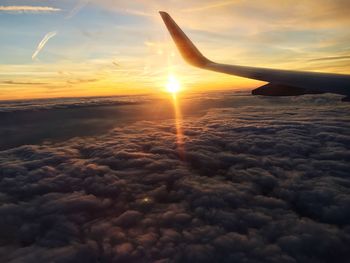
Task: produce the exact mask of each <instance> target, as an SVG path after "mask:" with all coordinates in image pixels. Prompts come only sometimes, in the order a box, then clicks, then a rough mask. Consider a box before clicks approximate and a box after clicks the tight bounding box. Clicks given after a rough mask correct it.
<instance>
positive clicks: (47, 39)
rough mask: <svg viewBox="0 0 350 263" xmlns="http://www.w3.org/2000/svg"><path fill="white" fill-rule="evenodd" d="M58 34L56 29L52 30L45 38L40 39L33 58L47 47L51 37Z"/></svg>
mask: <svg viewBox="0 0 350 263" xmlns="http://www.w3.org/2000/svg"><path fill="white" fill-rule="evenodd" d="M56 35H57V32H56V31H52V32H49V33H47V34H46V35H45V36H44V38H43V39H42V40H41V41H40V43H39V45H38V47H37V48H36V50H35V52H34V54H33V55H32V59H33V60H34V59H35V58H36V57H37V56H38V55H39V53H40V51H41V50H42V49H43V48H44V47H45V45H46V43H47V41H49V40H50V38H53V37H54V36H56Z"/></svg>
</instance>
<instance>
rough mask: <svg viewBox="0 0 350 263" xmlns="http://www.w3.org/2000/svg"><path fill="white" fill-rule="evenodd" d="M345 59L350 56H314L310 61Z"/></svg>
mask: <svg viewBox="0 0 350 263" xmlns="http://www.w3.org/2000/svg"><path fill="white" fill-rule="evenodd" d="M343 59H346V60H347V59H350V56H335V57H325V58H314V59H310V60H309V61H312V62H315V61H329V60H331V61H332V60H343Z"/></svg>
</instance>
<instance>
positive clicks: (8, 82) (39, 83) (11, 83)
mask: <svg viewBox="0 0 350 263" xmlns="http://www.w3.org/2000/svg"><path fill="white" fill-rule="evenodd" d="M0 84H6V85H45V84H48V83H44V82H29V81H28V82H25V81H13V80H4V81H0Z"/></svg>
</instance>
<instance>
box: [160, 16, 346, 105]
mask: <svg viewBox="0 0 350 263" xmlns="http://www.w3.org/2000/svg"><path fill="white" fill-rule="evenodd" d="M159 13H160V15H161V17H162V18H163V21H164V23H165V25H166V27H167V29H168V31H169V33H170V35H171V37H172V38H173V40H174V42H175V44H176V46H177V48H178V49H179V51H180V53H181V55H182V57H183V58H184V59H185V60H186V61H187V62H188V63H189V64H191V65H193V66H196V67H199V68H202V69H206V70H212V71H216V72H221V73H226V74H231V75H236V76H240V77H244V78H250V79H256V80H260V81H265V82H269V84H267V85H264V86H262V87H260V88H258V89H255V90H253V92H252V94H253V95H267V96H295V95H302V94H315V93H326V92H329V93H337V94H341V95H346V96H350V75H343V74H331V73H317V72H305V71H290V70H279V69H270V68H257V67H246V66H238V65H226V64H219V63H215V62H213V61H211V60H209V59H208V58H206V57H205V56H203V55H202V53H201V52H200V51H199V50H198V49H197V48H196V46H195V45H194V44H193V43H192V41H191V40H190V39H189V38H188V37H187V36H186V35H185V33H184V32H183V31H182V30H181V28H180V27H179V26H178V25H177V24H176V23H175V21H174V20H173V19H172V18H171V17H170V15H169V14H168V13H166V12H159ZM347 99H348V98H346V99H345V100H347Z"/></svg>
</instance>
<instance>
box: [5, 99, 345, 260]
mask: <svg viewBox="0 0 350 263" xmlns="http://www.w3.org/2000/svg"><path fill="white" fill-rule="evenodd" d="M338 99H339V98H338V97H334V96H331V95H324V96H304V97H299V98H285V99H279V98H258V97H248V96H244V95H241V96H240V97H238V96H237V94H236V97H229V96H227V94H224V95H223V96H219V95H216V96H214V97H213V96H211V95H207V97H206V96H205V95H202V96H201V98H199V97H193V98H190V99H188V101H187V103H188V104H189V105H196V104H197V105H198V104H200V103H199V101H201V103H202V104H205V106H203V105H202V106H201V107H199V106H198V109H200V110H199V111H201V112H202V114H200V115H187V117H186V118H185V119H184V120H183V121H182V127H183V131H184V141H185V158H184V160H183V159H182V158H181V156H179V154H178V151H177V146H176V138H175V137H176V136H175V133H176V129H175V127H174V120H173V119H172V118H171V117H164V118H162V119H157V120H154V119H150V118H149V119H147V118H144V119H143V120H136V121H134V122H132V123H130V124H128V125H124V126H120V127H116V128H114V129H113V130H111V131H110V132H108V133H104V134H103V135H99V136H94V137H85V138H81V137H76V138H72V139H70V140H67V141H61V142H58V143H47V144H44V145H27V146H25V145H24V146H21V147H18V148H13V149H8V150H6V151H2V152H0V193H1V194H0V202H1V205H0V232H1V237H0V245H1V248H0V261H1V262H48V261H50V260H52V259H53V258H54V259H55V261H56V262H251V263H253V262H254V263H255V262H286V263H287V262H288V263H289V262H290V263H293V262H344V263H345V262H348V259H349V258H350V252H349V249H348V247H349V244H350V228H349V222H350V213H349V211H350V190H349V187H350V179H349V171H350V118H349V114H348V113H349V110H350V106H349V104H345V103H340V102H338ZM185 104H186V103H185ZM220 105H221V106H220ZM143 116H145V115H143Z"/></svg>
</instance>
